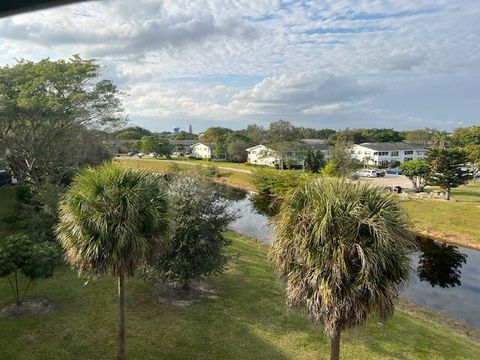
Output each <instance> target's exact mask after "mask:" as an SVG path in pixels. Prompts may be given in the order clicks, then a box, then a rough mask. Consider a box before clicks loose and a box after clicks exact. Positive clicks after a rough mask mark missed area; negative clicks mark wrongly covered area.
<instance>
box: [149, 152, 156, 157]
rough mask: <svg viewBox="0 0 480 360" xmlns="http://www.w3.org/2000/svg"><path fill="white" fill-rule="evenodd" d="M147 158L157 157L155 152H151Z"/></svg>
mask: <svg viewBox="0 0 480 360" xmlns="http://www.w3.org/2000/svg"><path fill="white" fill-rule="evenodd" d="M148 156H150V157H153V158H154V157H157V153H156V152H151V153H150V154H148Z"/></svg>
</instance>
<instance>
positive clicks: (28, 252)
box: [0, 233, 59, 306]
mask: <svg viewBox="0 0 480 360" xmlns="http://www.w3.org/2000/svg"><path fill="white" fill-rule="evenodd" d="M58 255H59V252H58V248H57V246H56V245H55V243H52V242H41V243H35V242H34V241H32V240H31V238H30V237H29V236H28V235H27V234H22V233H20V234H15V235H10V236H8V237H5V238H3V239H2V240H0V277H5V278H6V279H7V281H8V283H9V284H10V287H11V289H12V292H13V296H14V298H15V303H16V304H17V306H21V305H22V303H23V301H24V300H25V296H26V295H27V292H28V290H29V288H30V285H31V284H32V282H33V281H34V280H36V279H47V278H50V277H52V276H53V270H54V269H55V266H56V265H57V261H58ZM20 273H22V274H23V275H25V276H26V277H27V278H28V279H29V281H28V283H27V285H26V286H25V288H24V290H23V292H22V291H21V289H20V287H21V285H20V284H19V274H20Z"/></svg>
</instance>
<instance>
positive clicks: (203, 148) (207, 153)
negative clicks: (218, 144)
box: [190, 142, 215, 159]
mask: <svg viewBox="0 0 480 360" xmlns="http://www.w3.org/2000/svg"><path fill="white" fill-rule="evenodd" d="M191 147H192V153H191V154H190V156H192V157H196V158H200V159H211V158H212V155H213V149H214V147H215V145H214V144H213V143H206V142H197V143H195V144H193V145H192V146H191Z"/></svg>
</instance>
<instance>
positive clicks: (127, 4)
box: [0, 0, 480, 132]
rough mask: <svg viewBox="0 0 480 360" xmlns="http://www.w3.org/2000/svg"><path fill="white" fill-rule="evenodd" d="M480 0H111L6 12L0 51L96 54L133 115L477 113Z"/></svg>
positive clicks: (231, 117)
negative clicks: (26, 11)
mask: <svg viewBox="0 0 480 360" xmlns="http://www.w3.org/2000/svg"><path fill="white" fill-rule="evenodd" d="M479 19H480V1H478V0H460V1H451V0H436V1H429V0H422V1H418V0H402V1H399V0H385V1H376V0H364V1H362V0H350V1H347V0H334V1H322V0H316V1H276V0H237V1H233V0H198V1H192V0H185V1H184V0H172V1H170V0H168V1H147V0H136V1H131V0H125V1H124V0H116V1H114V0H111V1H100V2H96V1H95V2H85V3H79V4H74V5H68V6H62V7H58V8H53V9H47V10H42V11H36V12H32V13H27V14H21V15H15V16H11V17H7V18H4V19H0V65H2V66H3V65H7V64H13V63H15V61H16V59H20V58H25V59H29V60H39V59H43V58H47V57H49V58H51V59H61V58H68V57H70V56H71V55H73V54H80V55H81V56H83V57H86V58H94V59H96V60H97V61H98V63H99V64H100V65H101V69H102V76H103V77H105V78H108V79H111V80H113V81H114V82H115V83H116V84H117V85H118V87H119V88H120V89H121V90H122V91H123V92H125V94H126V95H125V97H124V99H123V100H124V107H125V113H126V115H128V117H129V119H130V122H131V123H132V124H134V125H140V126H144V127H146V128H149V129H150V130H153V131H164V130H171V129H172V127H174V126H180V127H181V128H182V129H183V130H187V129H188V126H189V124H191V125H192V127H193V130H194V132H200V131H202V130H204V129H205V128H207V127H209V126H224V127H229V128H232V129H240V128H243V127H245V126H246V125H248V124H251V123H254V124H257V125H262V126H268V124H269V123H270V122H271V121H275V120H279V119H283V120H288V121H290V122H291V123H293V124H294V125H296V126H307V127H314V128H333V129H343V128H346V127H349V128H359V127H388V128H395V129H399V130H404V129H415V128H423V127H435V128H439V129H443V130H452V129H453V128H455V127H465V126H470V125H475V124H476V125H479V124H480V21H479Z"/></svg>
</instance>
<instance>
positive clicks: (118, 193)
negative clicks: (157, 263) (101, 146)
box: [56, 164, 169, 360]
mask: <svg viewBox="0 0 480 360" xmlns="http://www.w3.org/2000/svg"><path fill="white" fill-rule="evenodd" d="M167 205H168V200H167V196H166V191H165V184H164V182H163V181H162V180H160V178H159V177H157V176H155V175H153V174H149V173H147V172H145V171H142V170H137V169H134V168H122V167H119V166H116V165H113V164H104V165H102V166H100V167H98V168H96V169H95V168H91V167H90V168H87V169H85V170H82V171H81V172H80V173H79V174H78V175H77V176H75V178H74V180H73V183H72V185H71V186H70V188H69V189H68V191H67V193H66V195H65V197H64V198H63V200H62V201H61V203H60V205H59V208H60V221H59V224H58V225H57V228H56V233H57V237H58V240H59V242H60V244H61V245H62V246H63V248H64V249H65V252H66V257H67V260H68V261H69V262H70V264H71V265H72V266H73V267H75V268H77V269H78V271H79V273H80V274H81V275H85V276H102V275H112V276H116V277H117V278H118V296H119V308H120V321H119V335H118V354H117V358H118V359H121V360H123V359H125V358H126V339H125V276H126V275H134V273H135V270H136V269H137V267H138V266H139V265H140V264H144V263H145V262H149V261H151V260H152V259H153V257H154V256H155V255H156V254H157V253H158V252H159V251H160V250H161V249H164V247H165V244H166V243H167V230H168V224H169V221H168V215H167V214H168V207H167Z"/></svg>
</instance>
